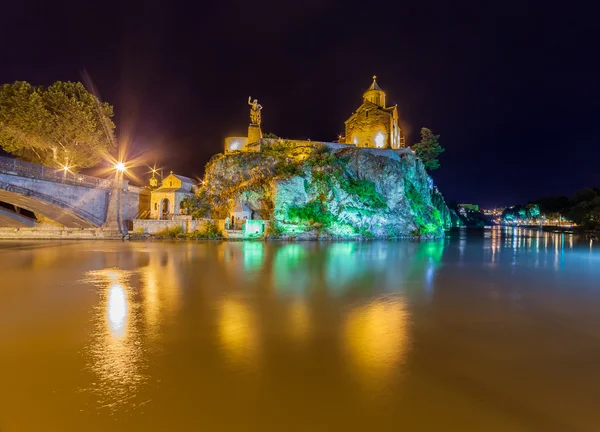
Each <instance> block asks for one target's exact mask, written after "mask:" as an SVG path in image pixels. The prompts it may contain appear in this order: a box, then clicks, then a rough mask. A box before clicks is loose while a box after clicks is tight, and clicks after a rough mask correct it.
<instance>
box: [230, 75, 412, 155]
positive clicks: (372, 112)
mask: <svg viewBox="0 0 600 432" xmlns="http://www.w3.org/2000/svg"><path fill="white" fill-rule="evenodd" d="M386 99H387V95H386V93H385V91H383V90H382V89H381V87H379V85H378V84H377V77H375V76H374V77H373V82H372V84H371V86H370V87H369V88H368V89H367V91H365V92H364V94H363V102H362V104H361V105H360V106H359V107H358V108H357V109H356V110H355V111H354V113H353V114H352V115H351V116H350V118H348V120H346V121H345V122H344V125H345V136H343V137H340V139H339V140H338V142H336V143H331V142H323V144H326V145H328V146H335V147H362V148H372V149H390V150H399V149H402V148H404V147H405V143H404V136H403V135H402V131H401V129H400V124H399V118H398V107H397V106H395V105H394V106H387V105H386ZM249 104H250V105H251V106H252V108H251V111H250V119H251V123H250V125H249V127H248V136H246V137H227V138H225V152H226V153H229V152H233V151H244V152H252V151H260V148H261V144H262V143H265V142H270V141H273V139H271V138H263V136H262V132H261V128H260V122H261V113H260V111H261V110H262V106H261V105H260V104H258V101H257V100H254V102H253V103H250V99H249ZM285 141H289V142H295V143H298V144H299V145H300V144H305V143H306V142H307V141H303V140H295V139H285ZM313 142H314V141H313Z"/></svg>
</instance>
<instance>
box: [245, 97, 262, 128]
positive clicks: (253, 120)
mask: <svg viewBox="0 0 600 432" xmlns="http://www.w3.org/2000/svg"><path fill="white" fill-rule="evenodd" d="M248 105H250V106H251V107H252V108H250V124H253V125H257V126H260V121H261V114H260V112H261V110H262V108H263V107H262V105H260V104H259V103H258V99H254V100H252V98H251V97H250V96H248Z"/></svg>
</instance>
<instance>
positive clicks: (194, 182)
mask: <svg viewBox="0 0 600 432" xmlns="http://www.w3.org/2000/svg"><path fill="white" fill-rule="evenodd" d="M171 175H172V176H173V177H176V178H178V179H179V180H181V181H182V182H183V183H191V184H196V181H195V180H194V179H191V178H189V177H186V176H182V175H179V174H173V171H171Z"/></svg>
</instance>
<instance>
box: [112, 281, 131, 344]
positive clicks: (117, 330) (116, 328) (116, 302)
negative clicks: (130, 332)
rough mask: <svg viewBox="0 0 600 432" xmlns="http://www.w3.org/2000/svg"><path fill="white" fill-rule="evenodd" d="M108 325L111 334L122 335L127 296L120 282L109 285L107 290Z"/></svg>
mask: <svg viewBox="0 0 600 432" xmlns="http://www.w3.org/2000/svg"><path fill="white" fill-rule="evenodd" d="M107 308H108V310H107V315H108V325H109V327H110V331H111V333H112V334H113V336H117V337H119V336H123V334H124V332H125V321H126V319H127V296H126V295H125V289H124V288H123V286H122V285H120V284H114V285H111V287H110V288H109V291H108V305H107Z"/></svg>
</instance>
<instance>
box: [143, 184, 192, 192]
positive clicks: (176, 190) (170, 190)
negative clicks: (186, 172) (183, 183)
mask: <svg viewBox="0 0 600 432" xmlns="http://www.w3.org/2000/svg"><path fill="white" fill-rule="evenodd" d="M152 192H162V193H170V192H182V193H186V194H191V193H193V192H191V191H190V190H189V189H187V188H168V187H162V186H161V187H159V188H158V189H154V190H153V191H152Z"/></svg>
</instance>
